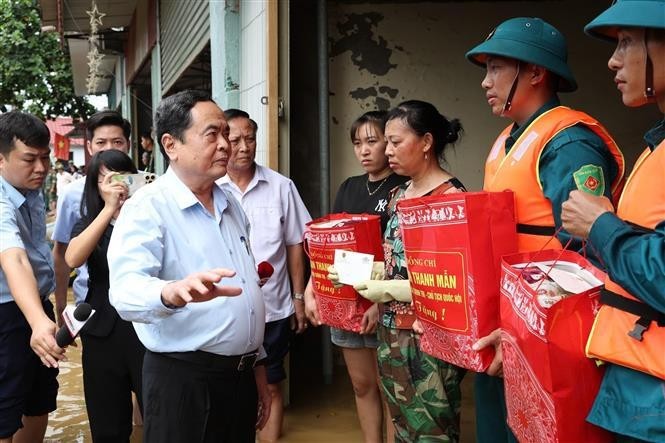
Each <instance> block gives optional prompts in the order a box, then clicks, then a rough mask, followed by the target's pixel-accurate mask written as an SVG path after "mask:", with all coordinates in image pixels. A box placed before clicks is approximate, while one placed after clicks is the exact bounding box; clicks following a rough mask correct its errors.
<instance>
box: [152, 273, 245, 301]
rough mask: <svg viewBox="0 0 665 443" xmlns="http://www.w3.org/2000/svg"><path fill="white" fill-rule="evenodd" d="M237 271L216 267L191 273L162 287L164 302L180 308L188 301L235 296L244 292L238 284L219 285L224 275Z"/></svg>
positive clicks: (230, 275)
mask: <svg viewBox="0 0 665 443" xmlns="http://www.w3.org/2000/svg"><path fill="white" fill-rule="evenodd" d="M234 275H236V273H235V271H232V270H231V269H225V268H215V269H210V270H208V271H203V272H195V273H193V274H189V275H188V276H187V277H185V278H184V279H182V280H178V281H174V282H171V283H169V284H168V285H166V286H164V289H162V303H164V305H165V306H167V307H175V308H180V307H183V306H185V305H186V304H187V303H200V302H204V301H208V300H212V299H213V298H217V297H234V296H236V295H240V294H241V293H242V288H239V287H237V286H221V285H217V284H216V283H219V282H220V281H221V280H222V279H223V278H224V277H233V276H234Z"/></svg>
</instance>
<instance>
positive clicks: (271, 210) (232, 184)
mask: <svg viewBox="0 0 665 443" xmlns="http://www.w3.org/2000/svg"><path fill="white" fill-rule="evenodd" d="M224 116H225V117H226V120H227V121H228V123H229V142H230V144H231V156H230V157H229V165H228V174H227V175H225V176H224V177H222V178H221V179H219V180H218V183H219V184H221V186H222V188H223V189H225V190H227V191H229V192H230V193H231V194H232V195H233V196H234V197H235V198H236V199H237V200H238V201H239V202H240V204H241V205H242V207H243V209H244V210H245V213H246V214H247V216H248V218H249V221H250V224H251V226H252V230H251V234H250V245H251V248H252V252H253V253H254V256H255V257H256V260H257V262H261V261H267V262H268V263H270V264H271V265H272V266H273V268H274V269H275V271H274V273H273V275H272V277H271V278H270V279H269V280H268V281H267V283H266V284H265V285H264V286H263V287H262V288H261V289H262V291H263V296H264V300H265V303H266V331H265V338H264V341H263V346H264V347H265V349H266V352H267V354H268V358H267V362H266V370H267V374H268V388H269V390H270V394H271V397H272V407H271V415H270V419H269V420H268V423H267V424H266V427H265V428H264V429H263V430H262V431H261V432H260V433H259V439H260V440H261V441H276V440H277V439H278V438H279V437H280V435H281V432H282V418H283V399H282V390H281V386H280V383H281V382H282V381H283V380H284V379H285V378H286V372H285V370H284V357H285V356H286V355H287V353H288V350H289V342H290V339H291V335H292V329H295V331H296V333H300V332H302V331H303V330H304V329H305V328H306V326H307V322H306V319H305V309H304V300H303V292H304V290H305V281H304V269H305V258H304V254H303V249H302V237H303V233H304V230H305V224H306V223H307V222H309V221H310V220H311V217H310V215H309V212H307V208H305V205H304V203H303V202H302V199H301V198H300V195H299V194H298V190H297V189H296V187H295V185H294V184H293V182H292V181H291V180H290V179H288V178H287V177H284V176H283V175H281V174H278V173H277V172H275V171H273V170H271V169H269V168H266V167H263V166H261V165H258V164H257V163H256V162H255V157H256V131H257V129H258V127H257V124H256V122H255V121H254V120H252V119H250V117H249V114H247V113H246V112H245V111H241V110H238V109H227V110H226V111H224ZM289 279H290V280H291V282H290V283H291V284H290V285H289ZM291 289H293V292H292V291H291ZM292 295H293V298H292ZM294 313H295V314H294Z"/></svg>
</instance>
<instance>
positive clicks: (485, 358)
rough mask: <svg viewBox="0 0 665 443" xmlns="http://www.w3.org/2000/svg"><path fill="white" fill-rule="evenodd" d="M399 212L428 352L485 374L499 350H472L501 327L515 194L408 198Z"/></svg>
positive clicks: (513, 231) (511, 249)
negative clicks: (503, 277) (502, 291)
mask: <svg viewBox="0 0 665 443" xmlns="http://www.w3.org/2000/svg"><path fill="white" fill-rule="evenodd" d="M397 211H398V214H399V221H400V226H401V229H402V241H403V242H404V251H405V254H406V260H407V269H408V271H409V281H410V282H411V291H412V296H413V305H414V311H415V313H416V316H417V317H418V318H419V319H420V321H421V324H422V327H423V329H424V333H423V335H422V336H421V339H420V347H421V349H422V350H423V352H426V353H428V354H430V355H433V356H434V357H436V358H439V359H441V360H444V361H447V362H449V363H452V364H455V365H457V366H461V367H463V368H467V369H471V370H473V371H478V372H482V371H485V370H486V369H487V367H488V366H489V364H490V363H491V362H492V359H493V358H494V349H493V348H492V347H490V348H486V349H483V350H482V351H480V352H478V351H474V350H472V349H471V346H472V345H473V344H474V343H475V342H476V341H477V340H478V339H479V338H481V337H484V336H486V335H488V334H489V333H491V332H492V331H494V330H495V329H496V328H498V327H499V275H500V271H501V256H502V255H504V254H509V253H513V252H515V251H516V250H517V233H516V229H515V210H514V195H513V193H512V192H511V191H506V192H467V193H455V194H444V195H438V196H430V197H421V198H414V199H406V200H402V201H400V202H398V203H397Z"/></svg>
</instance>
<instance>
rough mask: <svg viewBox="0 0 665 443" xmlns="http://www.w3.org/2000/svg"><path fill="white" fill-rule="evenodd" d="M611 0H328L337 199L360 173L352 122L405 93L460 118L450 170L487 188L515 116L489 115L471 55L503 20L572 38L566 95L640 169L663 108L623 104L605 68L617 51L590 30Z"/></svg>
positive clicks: (565, 100) (475, 186)
mask: <svg viewBox="0 0 665 443" xmlns="http://www.w3.org/2000/svg"><path fill="white" fill-rule="evenodd" d="M608 3H609V2H608V1H606V0H587V1H584V2H580V1H575V0H560V1H505V2H504V1H491V2H489V1H484V2H483V1H463V2H393V3H388V2H369V3H361V2H344V1H332V2H329V7H328V8H329V10H328V14H329V21H328V34H329V55H330V58H329V73H330V120H331V125H330V142H331V152H330V159H331V195H332V196H334V194H335V192H336V191H337V187H338V186H339V183H341V181H343V180H344V179H345V178H346V177H348V176H349V175H356V174H360V173H362V170H361V169H360V167H359V166H358V164H357V162H356V160H355V158H354V156H353V151H352V145H351V143H350V141H349V135H348V132H349V127H350V125H351V123H352V122H353V120H354V119H355V118H356V117H357V116H359V115H360V114H362V113H363V112H366V111H368V110H373V109H388V108H389V107H391V106H394V105H396V104H398V103H399V102H400V101H402V100H406V99H422V100H427V101H430V102H432V103H434V104H435V105H436V106H437V108H438V109H439V110H440V112H441V113H443V114H444V115H446V116H449V117H457V118H459V119H460V120H461V121H462V124H463V126H464V128H465V135H464V137H463V138H462V140H461V141H460V142H459V143H458V145H457V147H456V150H455V151H454V152H451V153H450V154H449V155H448V158H447V160H448V163H449V168H450V170H451V171H452V172H454V173H455V174H456V175H457V176H458V177H460V179H461V180H462V181H463V182H464V183H465V184H466V185H467V187H469V188H470V189H473V190H478V189H480V188H481V186H482V176H483V168H484V159H485V157H486V156H487V152H488V150H489V148H490V146H491V145H492V143H493V141H494V139H495V137H496V136H497V135H498V133H499V132H500V131H501V129H503V128H504V127H505V126H506V125H507V124H508V123H509V122H508V121H507V120H505V119H502V118H498V117H494V116H492V114H491V113H490V109H489V106H488V105H487V102H486V100H485V94H484V91H483V90H482V88H481V87H480V82H481V80H482V78H483V76H484V70H483V69H481V68H479V67H477V66H475V65H473V64H471V63H469V62H468V61H467V60H466V59H465V57H464V54H465V53H466V51H468V50H469V49H470V48H472V47H473V46H474V45H476V44H478V43H480V42H482V41H483V40H484V39H485V38H486V37H487V35H488V34H489V33H490V31H492V29H493V28H494V27H495V26H496V25H497V24H499V23H500V22H502V21H503V20H505V19H507V18H510V17H517V16H538V17H542V18H543V19H545V20H546V21H548V22H550V23H551V24H553V25H554V26H556V27H557V28H559V29H560V31H561V32H562V33H563V34H564V35H565V36H566V37H567V39H568V46H569V63H570V64H571V66H572V68H573V72H574V73H575V75H576V77H577V81H578V83H579V90H578V91H577V92H575V93H568V94H561V95H560V98H561V100H562V102H563V104H565V105H568V106H572V107H575V108H578V109H581V110H584V111H586V112H588V113H589V114H591V115H593V116H594V117H596V118H597V119H599V120H600V121H601V122H602V123H604V124H605V125H606V127H607V128H608V129H609V131H610V132H611V133H612V134H613V136H614V137H615V139H616V140H617V142H618V143H619V145H620V146H621V147H622V149H623V150H624V153H625V156H626V160H627V162H628V164H629V165H630V166H631V167H632V164H633V163H634V161H635V159H636V157H637V155H638V153H639V152H640V151H641V150H642V149H643V142H642V135H643V133H644V132H645V131H646V130H647V129H648V128H649V127H650V126H651V125H652V124H653V123H654V122H655V121H656V120H657V119H658V113H657V110H656V109H655V107H651V108H648V109H639V110H629V109H628V108H626V107H624V106H623V105H622V104H621V100H620V95H619V93H618V91H617V90H616V88H615V85H614V83H613V80H612V79H613V74H612V73H611V72H610V71H609V70H608V69H607V60H608V58H609V56H610V54H611V53H612V51H613V49H614V47H613V46H612V45H611V44H608V43H605V42H601V41H598V40H595V39H592V38H590V37H588V36H586V35H585V34H584V33H583V31H582V29H583V27H584V25H585V24H586V23H588V22H589V21H590V20H591V19H592V18H593V17H595V16H596V15H597V14H598V13H599V12H600V11H602V10H603V9H605V8H606V7H607V6H608Z"/></svg>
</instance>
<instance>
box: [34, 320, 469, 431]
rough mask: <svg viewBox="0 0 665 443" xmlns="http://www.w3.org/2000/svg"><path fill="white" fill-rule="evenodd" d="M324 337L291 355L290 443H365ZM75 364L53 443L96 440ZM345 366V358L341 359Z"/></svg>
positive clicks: (53, 419)
mask: <svg viewBox="0 0 665 443" xmlns="http://www.w3.org/2000/svg"><path fill="white" fill-rule="evenodd" d="M319 343H320V334H319V333H318V331H316V330H310V331H308V333H307V336H305V337H297V338H296V339H295V340H294V344H293V349H292V352H291V404H290V405H289V406H288V407H287V409H286V410H285V414H284V415H285V419H284V436H283V438H282V439H280V442H284V443H314V442H321V443H352V442H362V433H361V431H360V426H359V424H358V420H357V416H356V409H355V404H354V400H353V393H352V388H351V384H350V381H349V379H348V375H347V373H346V369H345V367H344V366H343V365H341V364H336V365H335V369H334V372H335V373H334V376H333V383H332V384H331V385H325V384H323V377H322V375H321V363H320V352H319V347H318V344H319ZM67 355H68V358H69V361H68V362H66V363H63V364H62V365H61V369H60V377H59V382H60V391H59V394H58V409H57V410H56V411H55V412H54V413H52V414H51V416H50V417H49V427H48V429H47V432H46V440H45V441H46V442H48V443H56V442H61V443H72V442H75V443H87V442H90V441H91V438H90V431H89V428H88V420H87V415H86V411H85V403H84V400H83V377H82V373H81V372H82V371H81V347H80V342H79V347H77V348H71V347H70V348H69V349H68V351H67ZM335 361H336V362H338V363H339V362H340V361H341V360H340V358H339V356H337V357H336V358H335ZM472 379H473V377H472V374H467V376H466V377H465V379H464V382H463V386H462V387H463V407H462V439H461V442H462V443H472V442H474V441H475V432H474V420H475V419H474V411H473V405H472V389H471V388H472V384H473V383H472ZM131 441H132V443H139V442H141V428H140V427H135V428H134V433H133V435H132V440H131Z"/></svg>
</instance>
